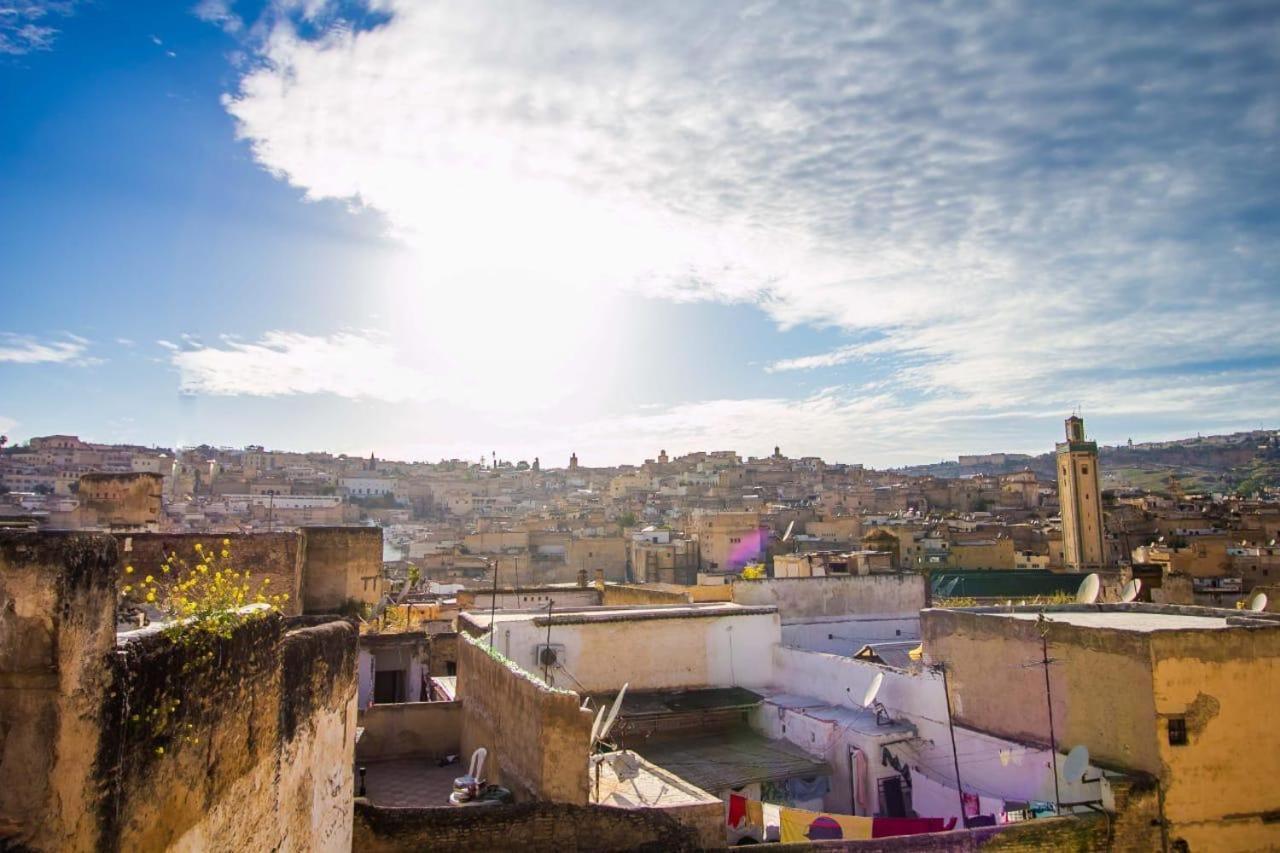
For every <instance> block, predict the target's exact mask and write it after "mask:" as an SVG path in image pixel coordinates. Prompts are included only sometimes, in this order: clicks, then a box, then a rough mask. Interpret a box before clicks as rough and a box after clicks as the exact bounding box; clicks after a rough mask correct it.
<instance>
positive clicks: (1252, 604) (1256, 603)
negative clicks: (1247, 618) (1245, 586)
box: [1246, 592, 1267, 613]
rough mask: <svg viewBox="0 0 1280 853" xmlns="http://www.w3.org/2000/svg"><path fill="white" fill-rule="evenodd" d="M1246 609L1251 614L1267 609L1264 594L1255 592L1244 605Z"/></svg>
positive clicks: (1265, 595)
mask: <svg viewBox="0 0 1280 853" xmlns="http://www.w3.org/2000/svg"><path fill="white" fill-rule="evenodd" d="M1246 607H1247V609H1248V610H1250V611H1252V612H1253V613H1261V612H1262V611H1264V610H1266V609H1267V594H1266V593H1265V592H1255V593H1254V594H1253V595H1252V596H1251V597H1250V598H1249V603H1248V605H1246Z"/></svg>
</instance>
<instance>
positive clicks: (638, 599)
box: [601, 583, 692, 607]
mask: <svg viewBox="0 0 1280 853" xmlns="http://www.w3.org/2000/svg"><path fill="white" fill-rule="evenodd" d="M691 601H692V599H691V598H690V596H689V594H688V593H687V592H684V591H683V590H679V589H661V588H658V587H654V586H645V585H642V584H634V585H633V584H612V583H611V584H606V585H605V588H604V598H603V601H602V602H601V603H603V604H604V605H605V606H607V607H617V606H626V605H632V604H689V603H691Z"/></svg>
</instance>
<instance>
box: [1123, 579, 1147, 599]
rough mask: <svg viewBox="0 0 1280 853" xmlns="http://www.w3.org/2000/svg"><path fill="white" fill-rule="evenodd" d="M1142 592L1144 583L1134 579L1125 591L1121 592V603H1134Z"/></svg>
mask: <svg viewBox="0 0 1280 853" xmlns="http://www.w3.org/2000/svg"><path fill="white" fill-rule="evenodd" d="M1140 592H1142V581H1141V580H1140V579H1138V578H1134V579H1133V580H1131V581H1129V582H1128V583H1127V584H1125V585H1124V589H1123V590H1121V591H1120V600H1121V601H1133V600H1134V599H1135V598H1137V597H1138V593H1140Z"/></svg>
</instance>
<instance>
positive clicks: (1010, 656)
mask: <svg viewBox="0 0 1280 853" xmlns="http://www.w3.org/2000/svg"><path fill="white" fill-rule="evenodd" d="M1040 630H1041V629H1040V626H1039V625H1037V623H1036V622H1035V621H1034V620H1030V619H1010V618H1000V617H995V616H991V615H982V614H978V613H969V612H965V611H960V610H926V611H924V612H923V613H922V614H921V635H922V637H923V639H924V648H925V650H926V652H927V653H928V655H929V658H930V662H933V663H936V662H943V663H945V664H946V665H947V666H948V667H949V671H948V676H949V680H950V687H951V701H952V712H953V715H954V717H955V720H956V722H957V723H958V724H961V725H965V726H970V727H972V728H976V729H980V730H982V731H988V732H991V733H993V734H998V735H1001V736H1004V737H1009V738H1012V739H1015V740H1025V741H1030V742H1032V743H1048V741H1049V712H1048V704H1047V702H1046V697H1045V682H1044V678H1045V674H1044V668H1043V667H1041V666H1035V665H1034V664H1035V663H1036V662H1038V661H1040V660H1041V659H1042V658H1043V651H1042V648H1041V641H1040ZM1148 636H1149V635H1144V634H1139V633H1136V632H1133V631H1119V630H1113V629H1106V628H1096V629H1090V630H1088V631H1075V630H1072V629H1071V626H1068V625H1063V624H1053V623H1051V624H1050V625H1049V626H1048V640H1049V644H1048V650H1049V658H1050V659H1051V660H1053V661H1054V663H1053V664H1052V665H1051V666H1050V667H1049V679H1050V685H1051V692H1052V694H1053V722H1054V730H1055V732H1056V735H1057V742H1058V743H1060V744H1076V743H1084V744H1088V746H1089V752H1090V755H1091V756H1092V757H1093V759H1094V760H1095V761H1098V762H1100V763H1102V764H1104V765H1110V766H1116V767H1124V768H1128V769H1132V770H1142V771H1145V772H1147V773H1152V774H1157V773H1159V768H1160V758H1159V754H1158V752H1157V750H1156V740H1155V733H1154V730H1153V729H1154V720H1155V707H1154V703H1153V699H1152V693H1151V679H1152V665H1151V655H1150V650H1149V647H1148V645H1147V637H1148ZM1028 664H1032V665H1030V666H1028Z"/></svg>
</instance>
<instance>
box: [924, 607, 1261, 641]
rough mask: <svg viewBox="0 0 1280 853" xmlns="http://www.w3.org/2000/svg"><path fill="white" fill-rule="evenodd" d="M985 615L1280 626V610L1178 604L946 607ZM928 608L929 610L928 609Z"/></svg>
mask: <svg viewBox="0 0 1280 853" xmlns="http://www.w3.org/2000/svg"><path fill="white" fill-rule="evenodd" d="M943 609H949V610H957V611H961V612H969V613H977V614H980V615H983V616H997V617H1001V618H1005V619H1017V620H1020V621H1027V622H1035V621H1036V620H1038V619H1039V618H1040V616H1041V614H1043V615H1044V618H1045V619H1047V620H1048V621H1050V622H1053V623H1056V624H1059V625H1070V626H1072V627H1075V628H1100V629H1106V630H1111V631H1130V632H1133V633H1136V634H1149V633H1152V632H1155V631H1221V630H1224V629H1237V630H1238V629H1246V628H1247V629H1258V628H1263V629H1268V628H1280V614H1276V613H1253V612H1250V611H1247V610H1226V609H1222V608H1216V607H1194V606H1190V605H1178V604H1145V603H1136V602H1135V603H1126V604H1061V605H1055V606H1049V607H1036V606H1029V605H1019V606H1013V607H957V608H943ZM926 612H927V611H926Z"/></svg>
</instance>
